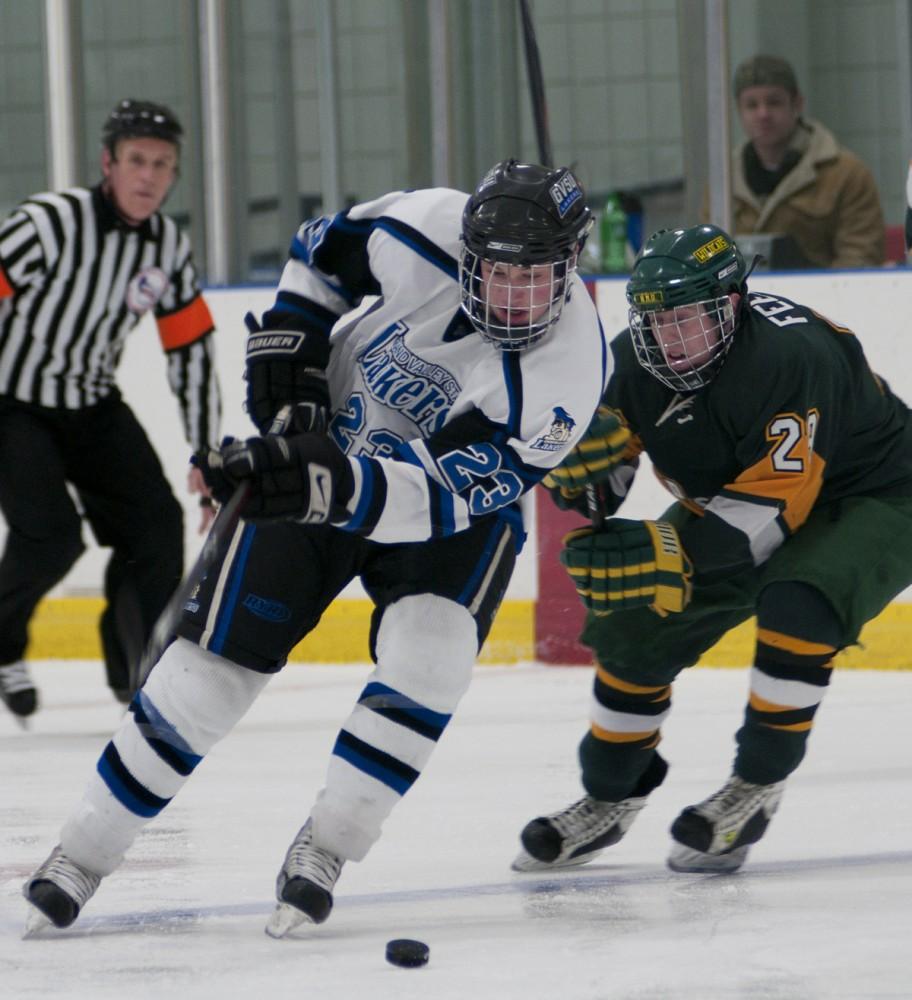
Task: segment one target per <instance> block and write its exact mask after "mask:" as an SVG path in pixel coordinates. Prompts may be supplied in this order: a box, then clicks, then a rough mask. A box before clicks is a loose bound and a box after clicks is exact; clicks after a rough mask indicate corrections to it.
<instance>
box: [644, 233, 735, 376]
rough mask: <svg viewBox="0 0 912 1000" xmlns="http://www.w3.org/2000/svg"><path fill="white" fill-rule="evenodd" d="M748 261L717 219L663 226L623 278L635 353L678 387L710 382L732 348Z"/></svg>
mask: <svg viewBox="0 0 912 1000" xmlns="http://www.w3.org/2000/svg"><path fill="white" fill-rule="evenodd" d="M747 273H748V270H747V267H746V265H745V263H744V257H743V256H742V255H741V251H740V250H739V249H738V247H737V246H736V245H735V243H734V241H733V240H732V238H731V237H730V236H729V235H728V234H727V233H725V232H723V231H722V230H721V229H719V228H718V227H717V226H712V225H701V226H691V227H690V228H688V229H661V230H659V231H658V232H657V233H653V235H652V236H650V238H649V239H648V240H647V241H646V243H645V244H644V245H643V248H642V250H641V251H640V253H639V254H638V256H637V259H636V261H635V262H634V266H633V272H632V273H631V275H630V280H629V281H628V283H627V302H628V304H629V307H630V310H629V322H630V335H631V338H632V339H633V346H634V350H635V351H636V356H637V360H638V361H639V363H640V364H641V365H642V366H643V368H645V369H646V370H647V371H648V372H649V373H650V374H651V375H654V376H655V377H656V378H657V379H658V380H659V381H660V382H663V383H664V384H665V385H667V386H668V387H669V388H671V389H674V390H676V391H678V392H688V391H692V390H694V389H699V388H702V387H703V386H704V385H707V384H708V383H709V382H710V381H711V380H712V378H713V377H714V376H715V374H716V372H717V371H718V370H719V368H720V366H721V364H722V361H723V360H724V358H725V355H726V354H727V353H728V350H729V348H730V347H731V339H732V335H733V333H734V330H735V326H736V320H737V316H736V307H735V306H736V301H737V300H733V299H732V295H733V293H737V294H739V295H743V294H744V292H745V280H746V278H747Z"/></svg>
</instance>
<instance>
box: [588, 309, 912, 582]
mask: <svg viewBox="0 0 912 1000" xmlns="http://www.w3.org/2000/svg"><path fill="white" fill-rule="evenodd" d="M611 349H612V353H613V355H614V359H615V370H614V374H613V376H612V378H611V381H610V382H609V384H608V388H607V390H606V393H605V397H604V402H605V403H606V404H607V405H608V406H610V407H611V408H612V409H614V410H616V411H618V412H619V414H620V415H621V417H622V418H623V420H624V421H625V422H626V423H627V425H628V426H629V427H630V429H631V431H632V432H633V434H634V436H635V437H634V441H635V445H636V448H637V449H641V450H644V451H645V452H646V453H647V454H648V455H649V457H650V459H651V461H652V464H653V466H654V468H655V471H656V474H657V475H658V477H659V479H660V480H661V481H662V482H663V483H664V485H665V486H666V487H667V488H668V489H669V490H670V492H671V493H672V494H673V495H674V496H675V497H676V498H677V499H678V500H679V501H681V503H683V504H684V505H685V506H687V507H688V508H689V509H690V510H692V511H694V512H695V513H697V514H699V515H701V516H700V517H699V518H698V519H697V520H695V521H694V522H693V523H692V524H690V525H688V526H687V527H685V528H684V529H683V531H682V533H681V538H682V542H683V544H684V547H685V549H686V551H687V553H688V555H689V556H690V558H691V560H692V561H693V563H694V569H695V577H696V580H697V582H709V581H711V580H714V579H719V578H722V577H724V576H727V575H729V574H730V573H734V572H738V571H740V570H742V569H745V568H747V567H748V566H750V565H755V566H758V565H760V564H762V563H763V562H765V561H766V560H767V559H768V558H769V557H770V556H771V555H772V553H773V552H774V551H775V550H776V549H777V548H778V547H779V546H780V545H781V544H782V543H783V541H785V539H786V538H788V537H789V535H791V534H793V533H794V532H796V531H798V530H799V529H800V527H801V525H802V524H803V523H804V522H805V521H806V520H807V517H808V515H809V514H810V512H811V510H813V509H814V508H816V507H819V506H822V505H826V504H833V503H835V502H836V501H838V500H840V499H842V498H844V497H850V496H859V495H865V496H868V495H893V496H896V495H906V496H912V419H910V416H909V409H908V407H907V406H906V405H905V403H904V402H903V401H902V400H901V399H899V398H898V397H897V396H895V395H894V394H893V393H892V392H891V391H890V388H889V386H888V385H887V384H886V382H884V380H883V379H881V378H880V377H878V376H877V375H875V374H874V373H873V372H872V371H871V369H870V367H869V366H868V363H867V360H866V359H865V356H864V352H863V350H862V347H861V344H860V343H859V341H858V340H857V338H856V337H855V336H854V335H853V334H852V332H851V331H850V330H847V329H845V328H843V327H839V326H836V325H835V324H834V323H831V322H830V321H829V320H827V319H826V318H825V317H823V316H820V315H819V314H817V313H815V312H814V311H813V310H811V309H808V308H806V307H804V306H800V305H797V304H796V303H794V302H791V301H789V300H788V299H784V298H782V297H779V296H771V295H766V294H763V293H751V294H750V295H749V296H748V300H747V302H746V303H745V305H744V308H743V309H742V313H741V316H740V320H739V325H738V328H737V330H736V331H735V335H734V338H733V343H732V346H731V349H730V351H729V353H728V356H727V357H726V359H725V361H724V363H723V365H722V367H721V369H720V370H719V373H718V374H717V375H716V377H715V378H714V379H713V381H712V382H711V383H710V384H709V385H708V386H707V387H705V388H703V389H699V390H697V391H695V392H690V393H675V392H674V391H673V390H672V389H669V388H667V387H666V386H664V385H662V383H660V382H659V381H658V380H657V379H656V378H654V377H653V376H652V375H650V374H649V373H648V372H647V371H645V370H644V369H643V368H642V367H641V366H640V365H639V364H638V362H637V360H636V357H635V355H634V350H633V345H632V343H631V340H630V336H629V333H628V332H627V331H624V332H623V333H621V334H619V335H618V336H617V337H615V338H614V340H613V341H612V344H611Z"/></svg>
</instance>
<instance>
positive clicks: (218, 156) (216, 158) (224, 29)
mask: <svg viewBox="0 0 912 1000" xmlns="http://www.w3.org/2000/svg"><path fill="white" fill-rule="evenodd" d="M199 20H200V42H199V44H200V84H201V88H202V97H203V99H202V117H203V135H202V140H203V168H204V175H205V177H206V182H207V183H206V188H205V190H206V277H207V283H208V284H210V285H226V284H228V283H229V282H230V281H231V280H233V279H234V277H235V276H234V275H233V274H232V273H231V260H232V256H233V253H232V249H233V246H234V242H235V237H236V231H237V230H236V225H235V222H234V219H233V215H232V211H233V204H232V199H231V161H230V156H231V152H230V147H229V141H228V121H229V106H228V105H229V90H228V79H227V66H228V51H229V49H228V25H227V11H226V9H225V3H224V0H199Z"/></svg>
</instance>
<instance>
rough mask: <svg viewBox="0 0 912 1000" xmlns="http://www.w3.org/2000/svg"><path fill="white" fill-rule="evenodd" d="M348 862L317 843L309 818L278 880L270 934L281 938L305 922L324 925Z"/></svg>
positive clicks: (268, 924) (270, 919)
mask: <svg viewBox="0 0 912 1000" xmlns="http://www.w3.org/2000/svg"><path fill="white" fill-rule="evenodd" d="M344 863H345V860H344V858H339V857H337V856H336V855H335V854H330V852H329V851H325V850H323V848H322V847H317V846H316V844H314V842H313V829H312V825H311V821H310V820H309V819H308V820H307V822H306V823H305V824H304V826H302V827H301V829H300V830H299V831H298V835H297V836H296V837H295V839H294V840H293V841H292V844H291V847H289V848H288V853H287V854H286V855H285V861H284V863H283V864H282V870H281V871H280V872H279V877H278V878H277V879H276V898H277V900H278V903H277V905H276V908H275V910H274V911H273V913H272V916H271V917H270V918H269V921H268V922H267V924H266V933H267V934H268V935H269V936H270V937H275V938H280V937H284V936H285V935H286V934H287V933H288V932H289V931H291V930H293V929H294V928H295V927H298V926H300V925H301V924H303V923H312V924H322V923H323V921H324V920H326V918H327V917H328V916H329V914H330V912H331V910H332V905H333V896H332V891H333V889H334V888H335V885H336V882H337V881H338V878H339V873H340V872H341V871H342V865H343V864H344Z"/></svg>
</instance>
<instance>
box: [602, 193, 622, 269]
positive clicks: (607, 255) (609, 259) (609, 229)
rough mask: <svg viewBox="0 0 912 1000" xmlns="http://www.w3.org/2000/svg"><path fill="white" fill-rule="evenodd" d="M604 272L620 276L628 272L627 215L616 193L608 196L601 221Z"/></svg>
mask: <svg viewBox="0 0 912 1000" xmlns="http://www.w3.org/2000/svg"><path fill="white" fill-rule="evenodd" d="M599 246H600V249H601V265H602V270H603V271H604V272H605V273H606V274H619V273H622V272H624V271H626V270H627V213H626V212H625V211H624V209H623V208H621V199H620V198H619V197H618V196H617V194H616V193H614V192H612V193H611V194H610V195H608V199H607V201H606V202H605V209H604V211H603V212H602V217H601V220H600V221H599Z"/></svg>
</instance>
